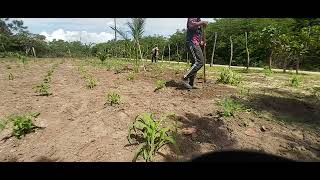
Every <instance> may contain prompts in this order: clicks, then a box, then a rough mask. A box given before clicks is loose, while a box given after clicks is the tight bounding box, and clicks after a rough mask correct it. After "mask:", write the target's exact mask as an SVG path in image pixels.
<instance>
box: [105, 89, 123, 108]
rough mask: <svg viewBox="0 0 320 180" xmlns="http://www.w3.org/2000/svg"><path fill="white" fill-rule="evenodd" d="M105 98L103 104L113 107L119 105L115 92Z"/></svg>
mask: <svg viewBox="0 0 320 180" xmlns="http://www.w3.org/2000/svg"><path fill="white" fill-rule="evenodd" d="M106 98H107V102H106V103H105V104H107V103H109V104H110V105H111V106H113V105H114V104H120V99H121V97H120V95H119V94H118V93H116V92H110V93H108V94H107V96H106Z"/></svg>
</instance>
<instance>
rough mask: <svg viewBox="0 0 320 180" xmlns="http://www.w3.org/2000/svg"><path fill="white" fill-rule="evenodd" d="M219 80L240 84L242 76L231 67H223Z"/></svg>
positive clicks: (224, 82) (225, 82)
mask: <svg viewBox="0 0 320 180" xmlns="http://www.w3.org/2000/svg"><path fill="white" fill-rule="evenodd" d="M217 81H218V82H220V83H223V84H231V85H238V84H240V83H241V81H242V77H241V76H240V75H239V74H238V73H236V72H234V71H232V70H231V69H230V68H223V69H222V71H221V73H220V76H219V78H218V80H217Z"/></svg>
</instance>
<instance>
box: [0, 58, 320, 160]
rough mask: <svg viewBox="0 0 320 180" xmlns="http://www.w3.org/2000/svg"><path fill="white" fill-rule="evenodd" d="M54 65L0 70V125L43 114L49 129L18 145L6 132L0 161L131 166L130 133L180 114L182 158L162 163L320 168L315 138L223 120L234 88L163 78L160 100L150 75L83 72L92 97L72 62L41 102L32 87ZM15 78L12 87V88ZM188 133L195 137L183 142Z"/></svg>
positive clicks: (248, 120)
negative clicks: (93, 82)
mask: <svg viewBox="0 0 320 180" xmlns="http://www.w3.org/2000/svg"><path fill="white" fill-rule="evenodd" d="M53 63H54V60H51V61H49V60H43V61H39V62H30V63H29V64H27V65H26V67H25V68H23V66H21V65H20V67H17V65H18V63H17V62H3V63H1V64H0V92H1V93H0V100H1V101H0V118H4V117H5V116H7V115H10V114H13V113H16V114H21V113H24V112H40V113H41V114H40V116H39V117H38V118H36V119H35V124H36V125H38V126H41V127H44V129H37V130H36V131H35V132H34V133H30V134H27V135H26V136H25V137H22V138H21V139H20V140H18V139H16V138H14V137H12V138H9V139H6V138H5V137H7V136H9V135H10V133H11V131H10V129H9V128H6V129H5V130H4V131H2V132H1V134H0V139H2V140H1V141H0V161H71V162H78V161H131V160H132V157H133V155H134V152H135V149H136V148H137V146H136V145H129V144H128V141H127V133H128V126H129V124H130V123H131V122H132V121H133V120H134V118H135V117H136V116H137V115H138V114H141V113H143V112H150V113H154V114H156V115H157V116H161V115H164V114H166V113H171V112H174V113H175V114H176V115H177V116H178V132H179V133H178V136H177V143H178V146H179V147H180V151H181V152H180V154H176V153H175V152H174V151H173V149H172V148H171V147H170V146H165V147H163V148H162V149H161V151H160V152H159V153H158V154H157V156H156V159H155V160H156V161H186V160H189V159H190V158H192V157H195V156H197V155H200V154H202V153H206V152H211V151H219V150H226V149H242V150H257V151H263V152H267V153H271V154H275V155H280V156H283V157H287V158H290V159H294V160H301V161H319V160H320V138H319V133H318V132H317V131H309V130H306V129H303V128H299V127H296V126H293V125H281V124H279V123H276V122H274V121H267V120H266V119H264V118H262V117H259V116H257V115H254V114H253V113H250V112H239V113H237V114H236V115H235V117H230V118H222V117H220V116H218V114H217V111H218V110H219V107H218V106H217V105H216V104H215V103H216V102H217V101H218V100H221V99H222V98H223V97H225V96H228V95H236V94H237V91H236V89H235V88H233V87H232V86H227V85H221V84H216V83H214V80H212V81H211V82H210V81H209V82H208V83H207V85H206V87H205V88H200V89H193V90H185V89H183V88H182V87H181V86H180V85H179V83H178V82H179V79H180V76H181V74H179V73H176V72H174V71H171V70H165V73H163V74H162V75H160V76H161V77H162V78H163V79H165V80H166V81H167V84H166V88H165V89H163V90H160V91H158V92H154V89H155V80H156V79H157V78H155V77H153V76H152V75H151V74H152V72H140V73H139V74H138V75H136V76H135V78H134V80H133V81H128V80H127V76H128V72H124V73H119V74H115V73H114V72H113V71H107V70H106V69H105V68H101V67H93V66H85V68H86V70H87V71H88V72H89V73H90V74H92V75H93V76H94V77H95V78H97V79H98V85H97V86H96V87H94V88H93V89H91V90H90V89H87V88H86V87H85V85H84V79H82V78H81V75H80V74H79V72H78V70H77V66H76V65H75V63H74V62H71V60H66V61H65V62H64V63H63V64H60V65H59V66H58V68H56V70H55V71H54V73H53V76H52V81H51V83H50V85H51V89H50V92H52V93H53V94H52V95H50V96H48V97H46V96H36V93H35V92H34V90H33V89H32V87H33V86H34V85H35V84H38V83H39V82H41V80H42V77H43V76H44V75H45V74H46V72H47V70H48V69H49V68H50V66H51V65H52V64H53ZM7 65H10V66H11V69H10V70H9V69H7V68H6V66H7ZM9 71H10V72H12V74H13V75H14V80H11V81H10V80H8V78H7V75H8V72H9ZM109 91H117V92H119V94H120V95H121V104H120V105H118V106H108V105H104V104H105V102H106V101H105V94H106V92H109ZM277 108H279V107H277ZM310 111H311V110H310ZM317 117H318V118H319V116H317ZM262 126H263V128H262ZM186 128H189V129H190V128H191V129H193V130H194V132H193V133H192V134H190V135H185V134H184V133H183V131H184V129H186ZM140 160H141V159H140Z"/></svg>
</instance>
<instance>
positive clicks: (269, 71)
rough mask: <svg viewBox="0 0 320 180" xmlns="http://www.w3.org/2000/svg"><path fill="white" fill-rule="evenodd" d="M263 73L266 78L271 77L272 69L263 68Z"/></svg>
mask: <svg viewBox="0 0 320 180" xmlns="http://www.w3.org/2000/svg"><path fill="white" fill-rule="evenodd" d="M263 73H264V75H266V76H271V75H272V74H273V71H272V69H270V68H269V67H268V66H265V67H264V68H263Z"/></svg>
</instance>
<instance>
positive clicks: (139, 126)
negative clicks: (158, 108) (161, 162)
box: [128, 113, 178, 162]
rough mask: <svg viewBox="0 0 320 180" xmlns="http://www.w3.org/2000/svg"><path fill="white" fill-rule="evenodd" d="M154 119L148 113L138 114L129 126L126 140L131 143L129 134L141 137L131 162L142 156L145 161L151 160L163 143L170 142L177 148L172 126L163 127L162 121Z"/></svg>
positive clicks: (162, 119)
mask: <svg viewBox="0 0 320 180" xmlns="http://www.w3.org/2000/svg"><path fill="white" fill-rule="evenodd" d="M165 119H166V118H165V117H163V118H161V119H160V120H157V119H155V118H154V117H153V116H152V114H150V113H143V114H142V115H138V116H137V117H136V119H135V121H134V122H133V123H132V124H131V125H130V126H129V133H128V141H129V143H130V144H132V139H131V136H135V137H141V142H139V143H141V144H140V146H139V147H138V148H137V150H136V153H135V155H134V157H133V159H132V162H136V160H137V158H138V157H139V156H142V157H143V158H144V160H145V161H146V162H151V161H153V159H154V156H155V155H156V153H157V152H158V151H159V149H160V148H161V147H163V146H164V145H165V144H172V145H174V146H175V147H176V149H178V147H177V144H176V140H175V135H174V131H173V128H172V127H170V126H168V127H163V126H162V122H163V121H164V120H165ZM136 139H137V138H136Z"/></svg>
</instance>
